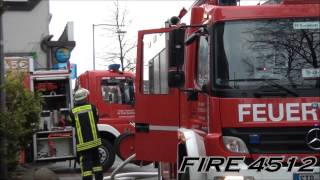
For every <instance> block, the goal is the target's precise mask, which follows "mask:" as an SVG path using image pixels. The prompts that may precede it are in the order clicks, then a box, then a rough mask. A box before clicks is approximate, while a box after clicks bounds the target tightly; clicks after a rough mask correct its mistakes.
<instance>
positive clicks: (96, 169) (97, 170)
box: [92, 166, 102, 172]
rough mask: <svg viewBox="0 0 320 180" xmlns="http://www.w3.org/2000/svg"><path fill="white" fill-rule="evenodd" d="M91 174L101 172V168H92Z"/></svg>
mask: <svg viewBox="0 0 320 180" xmlns="http://www.w3.org/2000/svg"><path fill="white" fill-rule="evenodd" d="M92 170H93V172H100V171H102V166H96V167H93V168H92Z"/></svg>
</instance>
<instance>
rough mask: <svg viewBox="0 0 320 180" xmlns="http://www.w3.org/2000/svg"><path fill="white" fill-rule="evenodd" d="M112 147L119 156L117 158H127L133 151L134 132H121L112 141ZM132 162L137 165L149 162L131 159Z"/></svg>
mask: <svg viewBox="0 0 320 180" xmlns="http://www.w3.org/2000/svg"><path fill="white" fill-rule="evenodd" d="M114 146H115V147H114V149H115V151H116V153H117V155H118V156H119V158H120V159H121V160H122V161H124V160H126V159H127V158H129V157H130V156H131V155H132V154H134V153H135V145H134V133H132V132H125V133H123V134H121V135H120V136H119V137H117V139H116V140H115V142H114ZM132 163H133V164H136V165H138V166H146V165H149V164H151V163H152V162H149V161H137V160H135V161H133V162H132Z"/></svg>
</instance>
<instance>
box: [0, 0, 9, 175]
mask: <svg viewBox="0 0 320 180" xmlns="http://www.w3.org/2000/svg"><path fill="white" fill-rule="evenodd" d="M4 11H5V6H4V2H3V0H0V85H1V86H2V85H4V83H5V77H4V74H5V72H4V43H3V26H2V15H3V13H4ZM5 111H6V96H5V90H4V88H1V89H0V112H1V113H4V112H5ZM0 125H1V131H0V174H1V176H0V180H7V179H8V163H7V145H8V142H7V132H6V124H5V123H4V122H3V121H2V122H0Z"/></svg>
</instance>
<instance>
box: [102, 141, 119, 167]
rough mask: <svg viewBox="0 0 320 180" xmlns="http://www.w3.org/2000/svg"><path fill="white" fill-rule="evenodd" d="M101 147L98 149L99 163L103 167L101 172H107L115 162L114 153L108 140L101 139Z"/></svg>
mask: <svg viewBox="0 0 320 180" xmlns="http://www.w3.org/2000/svg"><path fill="white" fill-rule="evenodd" d="M101 141H102V145H101V146H100V147H99V148H98V151H99V156H100V162H101V165H102V167H103V171H107V170H108V169H110V167H111V166H112V165H113V163H114V160H115V156H116V154H115V152H114V149H113V147H112V145H111V144H110V142H109V141H108V140H105V139H101Z"/></svg>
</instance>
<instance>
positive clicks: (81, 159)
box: [80, 156, 83, 174]
mask: <svg viewBox="0 0 320 180" xmlns="http://www.w3.org/2000/svg"><path fill="white" fill-rule="evenodd" d="M80 169H81V174H82V173H83V156H80Z"/></svg>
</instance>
